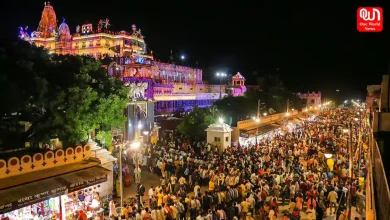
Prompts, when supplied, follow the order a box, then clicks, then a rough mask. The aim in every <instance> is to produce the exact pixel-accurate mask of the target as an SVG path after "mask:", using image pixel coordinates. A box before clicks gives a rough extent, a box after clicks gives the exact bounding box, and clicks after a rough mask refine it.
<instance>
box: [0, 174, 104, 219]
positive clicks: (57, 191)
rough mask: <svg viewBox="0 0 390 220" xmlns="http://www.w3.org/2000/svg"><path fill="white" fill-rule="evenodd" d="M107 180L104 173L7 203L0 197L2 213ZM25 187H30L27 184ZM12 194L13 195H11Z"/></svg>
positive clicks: (0, 212)
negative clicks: (3, 202)
mask: <svg viewBox="0 0 390 220" xmlns="http://www.w3.org/2000/svg"><path fill="white" fill-rule="evenodd" d="M106 181H107V175H102V176H100V177H94V178H91V179H88V180H83V181H81V182H78V183H72V184H70V183H69V182H68V184H66V183H65V182H64V183H63V184H62V186H60V187H57V188H53V189H49V190H44V191H42V192H39V193H35V194H33V195H26V196H25V197H23V198H17V197H15V198H14V201H13V202H9V203H6V204H2V202H1V198H0V214H3V213H7V212H10V211H13V210H16V209H20V208H23V207H26V206H28V205H32V204H36V203H38V202H42V201H45V200H48V199H50V198H54V197H58V196H61V195H65V194H68V193H71V192H75V191H78V190H80V189H84V188H86V187H89V186H93V185H96V184H99V183H103V182H106ZM25 187H28V185H26V186H25ZM10 196H12V195H10Z"/></svg>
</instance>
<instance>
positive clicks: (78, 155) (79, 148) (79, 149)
mask: <svg viewBox="0 0 390 220" xmlns="http://www.w3.org/2000/svg"><path fill="white" fill-rule="evenodd" d="M83 151H84V149H83V147H82V146H77V147H76V148H75V152H74V155H75V156H76V160H77V161H81V160H83V154H84V152H83Z"/></svg>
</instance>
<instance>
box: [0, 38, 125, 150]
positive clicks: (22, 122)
mask: <svg viewBox="0 0 390 220" xmlns="http://www.w3.org/2000/svg"><path fill="white" fill-rule="evenodd" d="M0 64H1V66H2V68H1V69H0V101H1V107H0V114H1V115H2V117H0V125H1V126H0V148H18V147H23V146H24V143H25V142H32V143H33V144H34V143H35V144H37V143H39V142H44V143H49V139H51V138H57V137H58V138H59V139H60V140H61V141H62V142H63V143H64V144H66V145H69V146H74V144H77V143H82V142H85V141H86V140H87V137H88V134H90V133H91V132H92V131H93V130H99V131H100V132H103V131H108V130H110V129H111V128H112V127H116V128H118V127H121V126H123V124H124V122H125V120H126V119H125V116H124V114H123V110H124V108H125V107H126V103H127V95H128V89H126V88H125V87H124V86H123V82H122V81H120V80H117V79H115V78H111V77H109V76H108V74H107V72H106V70H105V69H104V68H102V65H101V63H100V62H99V61H97V60H95V59H94V58H92V57H87V56H71V55H54V54H53V55H52V54H49V53H48V52H47V51H46V50H45V49H43V48H42V47H36V46H34V45H30V44H29V43H28V42H24V41H18V42H16V43H13V44H10V45H6V46H4V47H2V48H0ZM97 137H109V136H107V135H106V134H105V135H97ZM103 139H105V138H103ZM105 142H106V144H110V142H111V139H110V140H107V139H106V140H105Z"/></svg>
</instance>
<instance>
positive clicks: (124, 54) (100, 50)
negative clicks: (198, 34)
mask: <svg viewBox="0 0 390 220" xmlns="http://www.w3.org/2000/svg"><path fill="white" fill-rule="evenodd" d="M19 37H20V38H21V39H24V40H26V41H29V42H30V43H33V44H35V45H37V46H42V47H44V48H46V49H47V50H48V51H49V52H50V53H53V54H71V55H90V56H93V57H95V58H96V59H103V58H106V57H107V56H108V57H109V58H111V60H112V62H111V63H108V64H106V65H105V67H106V68H107V70H108V72H109V74H111V75H112V76H113V77H117V78H120V79H121V80H123V81H124V82H125V85H127V86H129V87H130V90H131V91H130V93H131V94H129V98H130V99H131V100H133V101H135V100H148V101H154V103H155V104H154V111H155V113H156V114H169V113H172V112H175V111H187V110H189V109H191V108H192V107H193V106H199V107H207V106H210V105H212V103H213V102H214V101H215V100H217V99H220V98H221V97H224V96H226V95H228V94H230V95H234V96H239V95H242V94H243V93H244V92H245V91H246V87H245V78H244V77H243V76H242V75H241V74H240V73H237V74H236V75H234V76H230V77H228V78H227V79H226V80H227V81H228V83H222V84H223V85H209V84H206V83H204V82H203V79H202V70H201V69H198V68H191V67H187V66H181V65H176V64H174V63H172V62H171V63H163V62H157V61H155V60H154V58H153V53H152V51H147V47H146V43H145V40H144V36H143V35H142V33H141V30H140V29H137V27H136V25H134V24H133V25H132V26H131V30H130V31H125V30H122V31H111V30H110V21H109V19H100V20H99V21H98V22H97V24H96V25H95V24H92V23H86V24H82V25H77V27H76V29H75V32H74V33H71V31H70V28H69V26H68V25H67V23H66V21H65V19H62V22H61V24H59V26H57V16H56V13H55V11H54V8H53V6H52V5H51V4H50V3H45V5H44V9H43V12H42V17H41V20H40V22H39V26H38V28H37V30H36V31H33V32H31V33H29V31H28V30H27V28H22V27H20V31H19ZM225 82H226V81H225Z"/></svg>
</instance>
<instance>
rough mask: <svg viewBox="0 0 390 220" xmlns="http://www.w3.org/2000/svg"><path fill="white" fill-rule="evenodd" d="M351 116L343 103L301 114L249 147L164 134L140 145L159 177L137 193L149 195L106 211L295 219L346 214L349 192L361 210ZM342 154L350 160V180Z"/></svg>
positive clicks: (130, 215)
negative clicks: (139, 203) (220, 145)
mask: <svg viewBox="0 0 390 220" xmlns="http://www.w3.org/2000/svg"><path fill="white" fill-rule="evenodd" d="M358 114H360V113H359V111H356V109H343V108H333V109H331V108H325V109H323V110H321V111H316V112H309V113H306V115H305V116H303V117H305V119H302V120H301V122H300V123H297V124H291V123H286V124H285V125H284V126H282V127H281V128H280V129H278V130H275V131H273V132H271V133H269V134H267V135H263V136H262V137H261V138H259V139H258V143H257V145H255V146H250V147H241V146H232V147H229V148H227V149H223V150H220V149H217V147H214V146H212V145H210V144H207V143H206V142H191V141H190V139H189V138H188V137H184V136H180V135H178V136H176V135H171V136H170V137H169V138H165V139H162V140H160V141H159V142H158V143H157V144H156V145H154V146H148V147H145V148H144V149H142V150H141V151H142V152H141V154H142V156H141V157H140V158H142V161H143V162H142V163H141V164H144V165H145V166H146V167H147V169H149V170H150V171H151V172H154V173H155V174H156V175H159V176H160V177H161V183H159V184H158V185H156V186H155V187H151V188H150V189H147V190H143V191H144V192H141V195H143V194H144V193H145V194H147V196H148V198H149V199H148V201H145V202H143V204H142V207H137V205H136V204H134V203H130V204H126V205H125V207H122V209H121V211H120V213H114V214H116V215H117V216H118V218H119V219H145V220H146V219H153V220H163V219H178V220H179V219H180V220H181V219H188V218H189V219H191V220H195V219H196V220H201V219H202V220H203V219H206V220H231V219H246V220H251V219H260V220H266V219H283V220H287V219H291V220H296V219H301V217H302V216H303V215H304V216H305V219H322V218H323V217H324V216H326V215H332V216H333V215H336V217H337V219H347V216H348V209H347V205H346V204H347V198H348V194H349V192H350V193H351V198H352V203H353V205H354V206H356V207H357V211H358V212H360V214H361V215H363V214H364V202H365V198H364V193H365V192H364V190H363V187H362V186H361V185H360V186H359V183H358V177H365V176H366V175H367V169H365V160H364V158H365V156H366V154H365V148H364V147H363V146H364V145H363V144H360V142H361V143H364V140H365V135H364V134H365V133H364V132H359V131H364V124H365V123H364V119H363V118H362V117H360V116H361V115H358ZM356 119H357V120H356ZM346 129H349V130H348V132H347V131H346ZM349 142H351V144H352V152H349V150H348V149H349V148H348V144H349ZM329 151H331V153H332V156H331V158H329V159H328V158H326V157H325V154H329V153H330V152H329ZM355 152H356V154H355ZM350 153H352V154H353V155H354V156H353V161H355V162H354V164H355V165H354V166H353V167H352V169H351V171H352V173H353V175H352V178H351V177H350V175H349V171H350V170H349V168H350V160H349V154H350ZM135 157H137V158H138V159H137V160H139V154H134V155H128V157H127V158H126V159H128V160H129V162H130V164H132V163H134V161H133V160H134V158H135ZM138 162H139V161H138ZM125 169H127V170H123V171H124V172H130V171H129V170H128V168H125ZM135 174H136V175H139V174H137V172H135ZM110 216H114V217H116V216H115V215H113V214H112V213H111V214H110Z"/></svg>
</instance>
